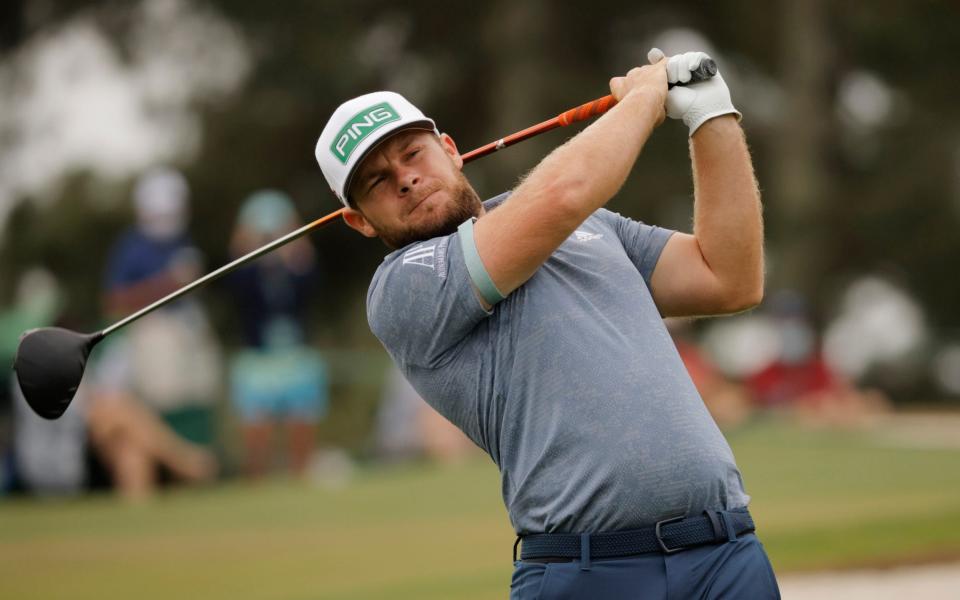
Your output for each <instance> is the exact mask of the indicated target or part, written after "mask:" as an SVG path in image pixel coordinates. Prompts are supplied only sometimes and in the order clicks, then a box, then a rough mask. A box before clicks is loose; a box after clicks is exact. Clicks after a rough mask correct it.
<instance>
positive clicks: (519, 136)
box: [99, 61, 716, 337]
mask: <svg viewBox="0 0 960 600" xmlns="http://www.w3.org/2000/svg"><path fill="white" fill-rule="evenodd" d="M711 62H712V61H711ZM715 72H716V67H715V66H713V72H712V73H709V74H706V75H701V76H700V77H696V78H695V79H702V78H707V77H711V76H712V75H713V73H715ZM616 103H617V101H616V99H615V98H614V97H613V96H604V97H602V98H598V99H596V100H593V101H591V102H587V103H585V104H581V105H580V106H578V107H576V108H571V109H570V110H567V111H564V112H562V113H560V114H559V115H557V116H556V117H554V118H552V119H548V120H546V121H544V122H542V123H538V124H537V125H534V126H532V127H528V128H526V129H524V130H522V131H518V132H517V133H514V134H512V135H508V136H507V137H505V138H501V139H499V140H497V141H495V142H490V143H489V144H487V145H485V146H481V147H480V148H477V149H476V150H471V151H470V152H467V153H466V154H463V155H462V156H461V158H462V159H463V162H464V163H468V162H470V161H472V160H475V159H478V158H481V157H483V156H486V155H488V154H491V153H493V152H496V151H497V150H500V149H502V148H506V147H507V146H512V145H513V144H516V143H517V142H522V141H523V140H526V139H529V138H532V137H534V136H536V135H540V134H541V133H543V132H545V131H550V130H551V129H556V128H557V127H566V126H567V125H571V124H573V123H577V122H580V121H585V120H587V119H591V118H593V117H596V116H599V115H602V114H603V113H605V112H607V111H608V110H610V108H611V107H613V106H614V105H615V104H616ZM343 211H344V209H342V208H341V209H340V210H336V211H334V212H332V213H330V214H328V215H326V216H323V217H320V218H319V219H317V220H316V221H313V222H311V223H308V224H306V225H304V226H303V227H301V228H300V229H297V230H296V231H291V232H290V233H288V234H287V235H285V236H283V237H280V238H277V239H275V240H274V241H272V242H270V243H269V244H266V245H265V246H262V247H260V248H257V249H256V250H254V251H252V252H250V253H249V254H246V255H244V256H241V257H240V258H238V259H236V260H235V261H233V262H231V263H229V264H226V265H224V266H222V267H220V268H219V269H217V270H216V271H213V272H211V273H208V274H206V275H204V276H203V277H201V278H200V279H197V280H196V281H194V282H192V283H189V284H187V285H185V286H184V287H182V288H180V289H179V290H176V291H175V292H172V293H171V294H169V295H167V296H165V297H163V298H161V299H159V300H157V301H156V302H154V303H153V304H150V305H149V306H145V307H144V308H141V309H140V310H138V311H137V312H135V313H133V314H132V315H130V316H128V317H126V318H125V319H122V320H120V321H117V322H116V323H114V324H113V325H111V326H109V327H107V328H106V329H104V330H102V331H101V332H100V333H99V336H100V337H105V336H108V335H110V334H111V333H113V332H114V331H116V330H117V329H120V328H121V327H123V326H124V325H129V324H130V323H132V322H133V321H136V320H137V319H139V318H140V317H142V316H144V315H147V314H149V313H151V312H153V311H155V310H156V309H158V308H160V307H161V306H164V305H165V304H169V303H170V302H173V301H174V300H176V299H177V298H179V297H180V296H183V295H184V294H188V293H190V292H192V291H193V290H195V289H197V288H199V287H202V286H204V285H206V284H208V283H210V282H211V281H213V280H214V279H217V278H219V277H221V276H223V275H226V274H227V273H230V272H231V271H233V270H235V269H237V268H239V267H241V266H243V265H244V264H246V263H248V262H250V261H251V260H254V259H255V258H258V257H260V256H263V255H264V254H267V253H269V252H272V251H273V250H276V249H277V248H279V247H281V246H283V245H285V244H288V243H290V242H292V241H293V240H295V239H297V238H299V237H303V236H305V235H306V234H308V233H310V232H311V231H313V230H315V229H318V228H320V227H322V226H324V225H326V224H327V223H330V222H332V221H334V220H336V219H337V218H338V217H340V216H342V215H343Z"/></svg>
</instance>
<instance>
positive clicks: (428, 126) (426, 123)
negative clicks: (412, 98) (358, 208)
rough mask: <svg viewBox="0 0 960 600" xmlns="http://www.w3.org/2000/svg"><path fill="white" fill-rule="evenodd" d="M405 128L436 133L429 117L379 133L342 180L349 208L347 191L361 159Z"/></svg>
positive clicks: (350, 203) (361, 161) (345, 199)
mask: <svg viewBox="0 0 960 600" xmlns="http://www.w3.org/2000/svg"><path fill="white" fill-rule="evenodd" d="M407 129H423V130H426V131H432V132H433V133H437V126H436V125H435V124H434V123H433V121H431V120H429V119H423V120H420V121H410V122H409V123H401V124H400V125H398V126H397V127H394V128H393V129H387V130H386V131H384V132H383V133H382V134H381V135H380V137H379V138H378V139H377V141H376V142H374V143H373V144H371V145H370V147H369V148H367V149H366V150H364V151H363V152H362V153H361V154H360V156H359V157H358V158H357V162H355V163H353V168H352V169H350V172H349V173H347V178H346V179H345V180H344V182H343V199H344V203H345V204H346V205H347V206H349V207H350V208H355V207H354V206H353V203H352V202H350V193H349V192H350V184H352V183H353V176H354V174H355V173H356V172H357V169H358V168H359V167H360V165H361V164H363V161H364V160H365V159H366V158H367V156H369V155H370V153H371V152H373V151H374V150H376V149H377V147H379V146H380V144H382V143H384V142H385V141H387V140H389V139H390V138H391V137H393V136H394V135H395V134H397V133H400V132H401V131H405V130H407ZM437 135H439V134H437Z"/></svg>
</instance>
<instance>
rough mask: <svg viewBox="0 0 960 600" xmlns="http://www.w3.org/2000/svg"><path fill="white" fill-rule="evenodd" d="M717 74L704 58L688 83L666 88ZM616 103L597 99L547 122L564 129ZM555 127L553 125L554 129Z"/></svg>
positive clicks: (612, 98)
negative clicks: (554, 123)
mask: <svg viewBox="0 0 960 600" xmlns="http://www.w3.org/2000/svg"><path fill="white" fill-rule="evenodd" d="M716 74H717V63H716V62H715V61H714V60H713V59H712V58H706V59H704V60H702V61H700V66H699V67H697V68H696V69H694V70H693V71H692V72H691V73H690V81H687V82H684V83H671V84H669V86H668V87H673V86H675V85H690V84H691V83H697V82H698V81H705V80H707V79H710V78H711V77H713V76H714V75H716ZM616 103H617V101H616V99H614V97H613V96H612V95H611V96H604V97H603V98H598V99H596V100H593V101H591V102H587V103H586V104H581V105H580V106H578V107H576V108H571V109H570V110H568V111H565V112H562V113H560V114H559V115H557V116H556V117H555V119H552V120H551V121H549V122H556V123H557V124H558V125H560V126H561V127H566V126H567V125H570V124H571V123H576V122H577V121H586V120H587V119H591V118H593V117H596V116H599V115H602V114H603V113H605V112H607V111H608V110H610V107H612V106H613V105H614V104H616ZM555 126H556V125H554V127H555Z"/></svg>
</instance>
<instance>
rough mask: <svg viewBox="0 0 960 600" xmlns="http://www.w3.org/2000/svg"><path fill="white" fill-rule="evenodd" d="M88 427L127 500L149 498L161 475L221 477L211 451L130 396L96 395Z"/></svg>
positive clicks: (187, 480)
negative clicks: (188, 438)
mask: <svg viewBox="0 0 960 600" xmlns="http://www.w3.org/2000/svg"><path fill="white" fill-rule="evenodd" d="M74 403H76V400H74ZM71 410H73V407H71ZM67 412H68V413H69V412H70V411H67ZM65 416H66V415H65ZM87 427H88V430H89V439H90V443H91V445H92V447H93V449H94V450H95V451H96V457H97V458H98V459H99V460H100V461H102V463H103V465H104V466H106V467H107V468H108V469H109V471H110V475H111V476H112V482H113V484H114V485H115V487H116V489H117V492H118V493H119V494H120V496H121V497H123V498H124V499H126V500H131V501H142V500H146V499H148V498H150V497H151V496H152V495H153V492H154V490H155V488H156V485H157V482H158V480H159V477H160V476H165V477H169V478H172V479H175V480H176V481H179V482H183V483H203V482H208V481H211V480H213V479H214V478H215V477H216V475H217V469H218V465H217V460H216V459H215V458H214V455H213V454H212V453H211V452H210V451H208V450H206V449H205V448H204V447H203V446H200V445H197V444H194V443H192V442H190V441H188V440H186V439H183V438H181V437H180V436H178V435H177V434H176V433H175V432H174V431H173V429H171V428H170V427H169V426H168V425H167V424H166V423H165V422H164V421H162V420H161V419H160V418H159V417H158V416H157V415H156V414H155V413H154V412H153V411H151V410H150V409H149V408H147V407H145V406H144V405H142V404H141V403H139V402H138V401H137V400H136V399H135V398H133V397H131V396H128V395H125V394H122V393H115V392H114V393H106V394H103V393H101V394H97V395H95V396H94V397H93V398H92V400H91V401H90V402H89V406H88V408H87Z"/></svg>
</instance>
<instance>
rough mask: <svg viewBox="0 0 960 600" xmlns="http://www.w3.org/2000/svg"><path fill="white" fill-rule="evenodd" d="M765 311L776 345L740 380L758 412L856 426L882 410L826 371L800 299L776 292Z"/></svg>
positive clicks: (870, 396)
mask: <svg viewBox="0 0 960 600" xmlns="http://www.w3.org/2000/svg"><path fill="white" fill-rule="evenodd" d="M767 310H768V312H769V313H770V314H771V316H772V318H773V322H774V324H775V325H776V327H777V330H778V337H779V341H780V343H779V352H778V354H777V355H776V356H775V357H773V360H772V361H771V362H769V363H768V364H767V365H766V366H765V367H763V368H762V369H760V370H759V371H757V372H756V373H753V374H752V375H750V376H749V377H747V379H746V384H747V387H748V388H749V390H750V392H751V394H752V396H753V400H754V403H755V404H756V405H757V406H758V407H760V408H765V409H776V410H782V411H788V412H790V413H792V414H796V415H798V416H800V417H801V418H804V419H805V420H807V421H809V422H812V423H816V424H834V425H852V424H857V423H859V422H861V421H862V420H863V419H864V418H866V417H868V416H870V415H873V414H876V413H877V412H881V411H884V410H885V409H886V408H887V406H888V404H889V403H888V401H887V400H886V398H885V397H884V396H883V395H882V394H880V393H879V392H875V391H860V390H858V389H857V388H856V387H854V385H852V383H851V382H848V381H846V380H845V379H844V378H843V377H842V376H841V375H840V374H838V373H836V372H835V371H834V370H833V369H831V368H830V366H829V364H828V363H827V361H826V360H824V357H823V353H822V352H821V349H820V343H819V339H818V336H817V333H816V331H815V330H814V328H813V325H812V324H811V323H810V320H809V317H808V314H807V305H806V302H805V301H804V299H803V298H802V297H801V296H799V295H798V294H796V293H794V292H790V291H783V292H779V293H777V294H775V295H774V296H773V297H772V298H771V299H770V301H769V302H768V303H767Z"/></svg>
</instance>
